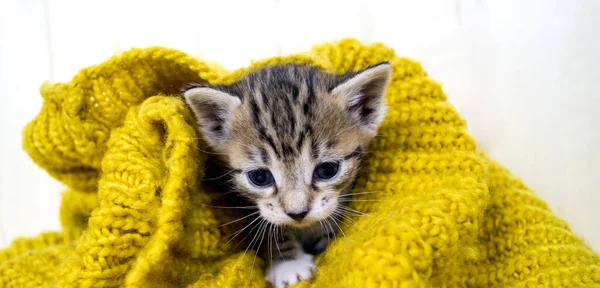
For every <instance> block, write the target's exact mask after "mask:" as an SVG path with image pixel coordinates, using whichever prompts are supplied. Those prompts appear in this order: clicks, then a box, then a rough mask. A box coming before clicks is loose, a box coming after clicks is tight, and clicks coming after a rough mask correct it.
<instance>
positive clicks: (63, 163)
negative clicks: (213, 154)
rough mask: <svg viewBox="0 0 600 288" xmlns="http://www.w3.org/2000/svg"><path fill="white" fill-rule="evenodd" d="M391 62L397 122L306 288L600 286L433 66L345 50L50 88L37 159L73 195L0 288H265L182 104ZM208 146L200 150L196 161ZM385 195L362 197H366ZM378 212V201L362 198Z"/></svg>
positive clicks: (11, 250) (145, 58) (39, 121)
mask: <svg viewBox="0 0 600 288" xmlns="http://www.w3.org/2000/svg"><path fill="white" fill-rule="evenodd" d="M380 61H389V62H390V63H391V65H392V68H393V71H394V72H393V77H392V82H391V84H390V87H389V89H388V94H387V101H388V104H389V106H390V110H389V112H388V114H387V116H386V119H385V121H384V123H383V125H382V127H381V128H380V130H379V136H378V137H376V138H375V139H374V140H373V142H372V145H371V147H370V151H371V153H369V154H368V155H369V156H368V158H367V160H366V163H365V166H364V169H363V170H362V171H361V177H360V178H359V181H358V185H357V186H356V188H355V190H354V192H355V193H357V194H356V195H355V199H357V200H358V201H355V202H353V203H352V204H351V208H353V209H356V210H358V211H360V212H361V213H364V215H356V216H352V215H351V216H350V219H348V220H346V221H344V222H342V223H341V224H340V225H341V227H342V229H343V231H344V233H343V234H341V233H340V235H338V236H337V239H336V240H335V241H333V243H332V245H331V246H330V247H329V248H328V249H327V250H326V252H325V253H323V254H322V255H320V256H319V257H317V260H316V261H317V266H318V272H317V273H316V275H315V278H314V279H312V280H311V281H307V282H304V283H300V284H298V285H297V287H334V286H335V287H591V286H594V287H600V257H599V256H598V254H596V253H595V252H594V251H592V250H591V249H590V247H589V246H588V245H587V244H586V243H585V242H584V241H583V240H582V239H581V238H580V237H578V236H577V235H575V234H574V233H573V232H572V231H571V230H570V229H569V227H568V225H567V223H565V221H563V220H562V219H560V218H559V217H557V216H556V215H554V214H553V213H552V211H550V209H549V208H548V206H547V205H546V203H545V202H544V201H542V200H541V199H540V198H539V197H537V196H536V195H535V193H534V192H533V191H531V190H530V189H529V188H527V186H525V185H524V184H523V183H522V182H521V181H520V180H519V179H517V178H515V177H514V176H512V175H511V174H510V173H509V172H508V171H507V170H505V169H504V168H502V167H501V166H500V165H499V164H497V163H496V162H494V161H492V160H490V159H489V158H488V157H487V156H486V155H485V154H484V153H483V152H481V151H480V150H478V149H477V146H476V145H475V142H474V140H473V139H472V138H471V136H469V134H468V133H467V132H466V129H465V121H464V120H463V119H462V118H461V117H460V116H459V115H458V114H457V113H456V111H455V110H454V108H453V107H452V106H451V105H450V104H448V103H447V101H446V96H445V95H444V93H443V92H442V89H441V86H440V85H439V84H438V83H436V82H435V81H433V80H431V79H430V78H428V77H427V74H426V73H425V72H424V71H423V69H422V68H421V66H420V65H419V64H418V63H416V62H414V61H412V60H409V59H406V58H399V57H397V56H396V55H395V53H394V51H393V50H392V49H390V48H388V47H386V46H384V45H382V44H373V45H363V44H361V43H359V42H358V41H356V40H352V39H347V40H342V41H339V42H334V43H326V44H322V45H318V46H315V47H314V48H312V49H311V50H310V51H309V52H307V53H304V54H296V55H292V56H287V57H275V58H271V59H267V60H264V61H259V62H255V63H252V64H251V65H250V66H249V67H247V68H243V69H239V70H236V71H234V72H228V71H226V70H224V69H222V68H219V67H218V66H216V65H213V64H208V63H206V62H203V61H200V60H197V59H195V58H192V57H190V56H188V55H186V54H184V53H182V52H179V51H176V50H171V49H166V48H161V47H152V48H148V49H132V50H130V51H127V52H124V53H122V54H120V55H115V56H114V57H112V58H111V59H110V60H108V61H106V62H104V63H102V64H100V65H97V66H92V67H89V68H85V69H83V70H81V71H80V72H79V73H78V74H77V75H76V76H75V77H74V78H73V79H72V81H71V82H69V83H58V84H49V83H46V84H44V85H42V87H41V94H42V96H43V98H44V105H43V107H42V110H41V111H40V113H39V115H38V116H37V117H36V118H35V119H34V120H33V121H32V122H31V123H30V124H29V125H28V126H27V127H26V129H25V132H24V148H25V150H26V151H27V152H28V153H29V155H30V156H31V157H32V158H33V160H34V161H35V162H36V163H37V164H39V165H40V166H41V167H42V168H44V169H46V170H47V171H48V173H49V174H50V175H52V176H53V177H55V178H56V179H58V180H59V181H62V182H63V183H65V184H67V185H68V186H69V190H68V191H66V192H65V193H64V195H63V201H62V205H61V210H60V219H61V223H62V226H63V231H62V232H50V233H42V234H40V235H39V236H37V237H34V238H21V239H17V240H15V241H14V242H13V243H12V245H11V246H10V247H8V248H6V249H4V250H1V251H0V287H55V286H58V287H117V286H119V287H121V286H124V287H185V286H188V287H266V283H265V281H264V280H263V279H264V274H263V270H264V263H263V261H262V260H261V259H260V258H258V259H255V257H254V252H253V251H248V252H247V253H244V249H243V248H245V247H237V246H236V245H235V244H236V243H235V242H236V241H228V240H229V239H230V236H231V235H232V233H233V232H234V231H235V227H229V226H230V225H226V226H221V224H224V223H227V222H229V221H231V220H233V219H236V217H237V216H236V213H234V211H230V210H228V209H216V208H214V206H216V205H218V203H220V201H221V200H222V199H221V197H220V196H219V193H217V192H214V191H208V190H205V189H203V185H202V176H203V174H204V173H203V171H204V170H205V169H210V167H205V157H204V154H203V152H201V151H202V150H204V148H203V145H204V144H203V143H202V142H200V141H199V140H198V139H199V135H197V132H196V130H195V129H194V127H195V124H194V121H195V120H194V119H193V117H192V115H191V113H190V112H189V111H188V109H187V108H186V106H185V105H184V103H183V101H182V100H181V98H180V97H178V96H174V95H177V94H178V91H179V89H180V88H181V87H183V86H184V85H185V84H186V83H189V82H208V83H211V84H228V83H232V82H234V81H236V80H239V79H240V78H241V77H243V76H244V75H245V74H247V73H249V72H251V71H254V70H256V69H260V68H261V67H264V66H266V65H273V64H282V63H304V64H310V65H316V66H318V67H320V68H322V69H325V70H327V71H330V72H333V73H344V72H346V71H349V70H359V69H361V68H363V67H366V66H368V65H370V64H374V63H377V62H380ZM198 148H199V149H198ZM366 191H377V192H376V193H370V194H360V192H366ZM363 200H364V201H363Z"/></svg>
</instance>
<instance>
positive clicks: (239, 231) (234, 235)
mask: <svg viewBox="0 0 600 288" xmlns="http://www.w3.org/2000/svg"><path fill="white" fill-rule="evenodd" d="M259 219H260V217H257V218H256V219H254V220H252V222H250V223H249V224H248V225H246V226H244V228H241V229H239V230H237V231H236V232H234V233H233V234H232V236H230V238H229V240H228V241H227V242H226V243H225V244H223V245H222V246H221V248H220V249H223V247H225V245H227V244H228V243H229V242H231V240H233V239H234V238H235V237H237V236H238V235H240V234H241V233H242V232H243V231H244V230H246V228H248V227H250V225H252V224H253V223H254V222H256V221H257V220H259ZM246 237H248V236H246ZM244 239H246V238H244ZM244 239H242V241H243V240H244ZM238 245H239V243H238ZM236 247H237V245H236Z"/></svg>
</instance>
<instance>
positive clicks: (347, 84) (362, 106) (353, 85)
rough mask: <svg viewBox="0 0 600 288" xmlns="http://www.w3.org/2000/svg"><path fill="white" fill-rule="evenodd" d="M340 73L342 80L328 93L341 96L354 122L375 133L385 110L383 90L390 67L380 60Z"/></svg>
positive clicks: (384, 91) (386, 83) (388, 79)
mask: <svg viewBox="0 0 600 288" xmlns="http://www.w3.org/2000/svg"><path fill="white" fill-rule="evenodd" d="M342 77H343V78H346V80H345V81H343V82H342V83H341V84H339V85H338V86H336V87H335V88H333V90H331V93H332V94H333V95H335V96H336V97H341V98H342V101H344V103H345V105H346V109H347V112H348V114H349V115H350V117H351V118H352V120H353V121H355V122H356V124H358V125H359V126H360V127H361V128H363V129H365V130H366V131H367V132H369V133H372V134H375V133H376V132H377V128H378V127H379V125H380V124H381V122H382V121H383V118H385V113H386V112H387V106H386V104H385V93H386V90H387V86H388V84H389V83H390V79H391V78H392V67H391V66H390V64H389V63H388V62H382V63H379V64H375V65H372V66H369V67H367V68H365V69H363V70H361V71H359V72H353V73H352V74H351V75H349V76H347V75H344V76H342Z"/></svg>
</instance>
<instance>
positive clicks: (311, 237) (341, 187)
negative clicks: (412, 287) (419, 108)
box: [184, 62, 391, 287]
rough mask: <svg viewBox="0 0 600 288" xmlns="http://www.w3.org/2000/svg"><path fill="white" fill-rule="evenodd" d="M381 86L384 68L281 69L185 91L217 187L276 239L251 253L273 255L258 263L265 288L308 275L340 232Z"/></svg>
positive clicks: (378, 118) (377, 115)
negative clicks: (248, 208) (224, 187)
mask: <svg viewBox="0 0 600 288" xmlns="http://www.w3.org/2000/svg"><path fill="white" fill-rule="evenodd" d="M390 78H391V67H390V65H389V64H388V63H387V62H383V63H379V64H376V65H372V66H369V67H367V68H365V69H363V70H361V71H357V72H349V73H346V74H343V75H333V74H330V73H326V72H324V71H321V70H319V69H317V68H315V67H311V66H304V65H294V64H288V65H278V66H271V67H266V68H264V69H262V70H259V71H255V72H253V73H250V74H249V75H247V76H246V77H245V78H243V79H242V80H240V81H238V82H236V83H233V84H231V85H228V86H209V85H204V84H194V85H191V86H189V87H187V88H186V89H185V92H184V97H185V100H186V102H187V104H188V105H189V107H190V108H191V110H192V111H193V113H194V114H195V116H196V118H197V120H198V129H199V131H200V132H201V134H202V135H203V137H204V139H205V141H206V142H207V143H208V145H209V146H210V147H211V148H212V149H213V150H214V151H215V152H216V153H215V154H218V155H219V157H220V158H221V159H220V161H221V162H222V163H224V164H223V165H225V166H226V170H227V171H228V173H226V174H227V175H228V176H229V178H228V179H227V180H225V179H226V178H225V177H223V181H229V182H228V183H229V184H230V185H231V186H232V189H233V191H236V192H237V194H238V195H239V197H242V198H244V199H245V201H248V202H250V203H251V204H252V205H253V206H254V207H255V208H256V209H257V210H256V213H255V215H256V216H257V217H259V219H260V220H261V221H260V222H263V221H264V223H266V224H265V225H270V226H273V227H277V229H279V230H278V231H280V232H282V233H283V235H279V236H278V237H273V235H266V236H267V237H271V239H270V240H271V241H267V240H265V241H262V239H261V243H265V244H264V245H261V244H259V245H260V246H261V247H260V248H259V251H262V252H261V254H262V255H265V254H264V253H266V252H265V251H273V252H271V253H269V255H268V257H267V256H265V260H267V261H270V263H269V267H268V270H267V272H266V279H267V280H268V281H269V282H270V283H271V284H272V285H273V286H275V287H287V286H288V285H292V284H295V283H297V282H300V281H303V280H307V279H310V278H311V277H312V274H313V273H314V272H315V270H316V267H315V264H314V255H316V254H317V253H319V252H321V251H323V250H324V249H325V248H326V247H327V246H328V245H329V241H330V239H332V237H333V236H334V235H333V233H335V232H336V231H335V229H334V227H335V228H338V229H339V226H337V224H335V225H334V224H333V222H332V219H333V218H334V216H335V215H340V213H343V212H344V211H345V209H344V207H343V203H342V202H344V201H342V200H341V198H340V197H341V196H342V195H345V194H347V193H349V192H350V190H351V189H352V187H353V184H354V182H355V180H356V179H355V178H356V177H357V173H358V168H359V164H360V161H361V156H362V151H363V150H364V149H365V148H366V146H367V144H368V143H369V141H370V140H371V139H372V138H373V137H374V136H375V134H376V133H377V128H378V126H379V125H380V124H381V122H382V120H383V118H384V116H385V113H386V109H387V108H386V105H385V93H386V88H387V85H388V83H389V81H390ZM211 169H212V168H211ZM347 196H348V195H347ZM255 222H256V221H255ZM260 222H256V223H260ZM261 232H263V233H264V229H263V230H261V229H260V228H259V229H257V230H256V231H254V230H251V232H250V233H261ZM280 234H281V233H280ZM254 236H256V235H254ZM258 236H259V237H261V238H262V237H263V235H258ZM274 238H276V239H274ZM266 243H271V244H266ZM267 246H269V247H267Z"/></svg>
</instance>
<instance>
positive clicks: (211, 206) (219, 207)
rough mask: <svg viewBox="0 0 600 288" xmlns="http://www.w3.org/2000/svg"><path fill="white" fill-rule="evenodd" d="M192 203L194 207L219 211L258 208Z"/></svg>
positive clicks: (253, 207)
mask: <svg viewBox="0 0 600 288" xmlns="http://www.w3.org/2000/svg"><path fill="white" fill-rule="evenodd" d="M190 203H192V204H194V205H199V206H204V207H210V208H218V209H255V208H256V206H237V207H236V206H213V205H208V204H203V203H198V202H192V201H190Z"/></svg>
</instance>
